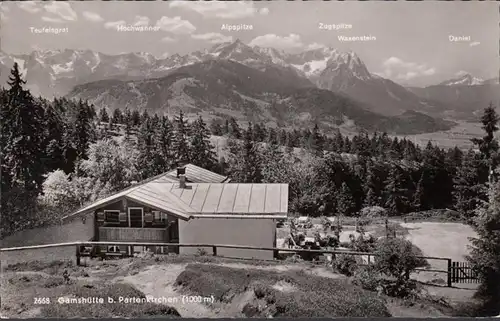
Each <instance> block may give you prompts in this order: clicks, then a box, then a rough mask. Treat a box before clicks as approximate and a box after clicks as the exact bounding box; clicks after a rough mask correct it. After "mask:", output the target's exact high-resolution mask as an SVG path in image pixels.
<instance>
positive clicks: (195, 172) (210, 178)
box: [63, 164, 231, 220]
mask: <svg viewBox="0 0 500 321" xmlns="http://www.w3.org/2000/svg"><path fill="white" fill-rule="evenodd" d="M185 167H186V179H187V181H188V182H196V183H227V182H229V181H230V180H231V179H230V178H229V177H227V176H222V175H219V174H217V173H214V172H211V171H209V170H207V169H204V168H201V167H199V166H196V165H193V164H187V165H185ZM156 181H158V182H166V183H175V182H179V178H178V177H177V169H174V170H171V171H168V172H166V173H162V174H159V175H156V176H153V177H150V178H148V179H145V180H143V181H142V182H139V183H137V184H134V185H132V186H130V187H128V188H126V189H124V190H123V191H120V192H117V193H115V194H112V195H110V196H107V197H105V198H102V199H100V200H97V201H95V202H93V203H91V204H89V205H88V206H85V207H83V208H81V209H79V210H78V211H76V212H75V213H73V214H70V215H67V216H65V217H63V220H64V219H68V218H70V217H73V216H74V215H77V214H81V213H85V212H89V211H91V210H92V209H95V208H98V207H102V206H105V205H107V204H109V203H112V202H114V201H116V199H118V198H121V197H124V196H127V197H128V198H131V199H132V198H133V196H130V195H128V194H129V193H130V192H132V191H134V190H136V189H137V188H138V187H141V186H143V185H145V184H148V183H151V182H156Z"/></svg>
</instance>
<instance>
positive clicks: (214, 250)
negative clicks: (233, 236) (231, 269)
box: [212, 246, 217, 256]
mask: <svg viewBox="0 0 500 321" xmlns="http://www.w3.org/2000/svg"><path fill="white" fill-rule="evenodd" d="M212 250H213V253H214V256H217V246H212Z"/></svg>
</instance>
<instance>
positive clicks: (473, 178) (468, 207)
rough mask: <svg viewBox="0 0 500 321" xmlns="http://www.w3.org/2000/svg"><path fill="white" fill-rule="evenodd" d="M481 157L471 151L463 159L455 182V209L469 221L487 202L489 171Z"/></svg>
mask: <svg viewBox="0 0 500 321" xmlns="http://www.w3.org/2000/svg"><path fill="white" fill-rule="evenodd" d="M483 165H484V163H483V162H482V160H481V158H480V155H478V154H477V153H475V152H474V151H473V150H469V152H468V153H467V154H465V155H464V156H463V158H462V162H461V165H460V166H459V167H458V168H457V170H456V174H455V177H454V180H453V183H454V186H453V187H454V191H453V199H454V204H455V209H456V210H457V211H458V212H459V213H460V215H461V217H462V218H464V219H465V220H467V221H469V222H470V220H471V219H472V218H473V216H474V215H475V210H476V208H477V207H478V205H480V204H481V201H486V199H487V191H486V188H485V184H483V183H482V182H485V181H486V180H487V175H488V172H487V169H486V167H484V166H483Z"/></svg>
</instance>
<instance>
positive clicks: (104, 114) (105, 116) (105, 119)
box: [99, 108, 109, 124]
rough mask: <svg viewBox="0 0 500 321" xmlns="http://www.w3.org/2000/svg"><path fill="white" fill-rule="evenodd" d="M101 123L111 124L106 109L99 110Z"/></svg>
mask: <svg viewBox="0 0 500 321" xmlns="http://www.w3.org/2000/svg"><path fill="white" fill-rule="evenodd" d="M99 121H101V122H103V123H106V124H107V123H108V122H109V115H108V112H107V111H106V108H101V109H100V110H99Z"/></svg>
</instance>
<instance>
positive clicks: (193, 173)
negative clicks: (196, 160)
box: [162, 164, 230, 183]
mask: <svg viewBox="0 0 500 321" xmlns="http://www.w3.org/2000/svg"><path fill="white" fill-rule="evenodd" d="M185 167H186V174H185V176H186V181H187V182H191V183H228V182H229V181H230V179H229V177H227V176H222V175H219V174H217V173H214V172H211V171H209V170H207V169H204V168H202V167H199V166H196V165H193V164H187V165H186V166H185ZM178 181H179V178H178V177H177V169H174V170H171V171H170V172H167V173H165V175H163V176H162V182H170V183H175V182H178Z"/></svg>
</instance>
